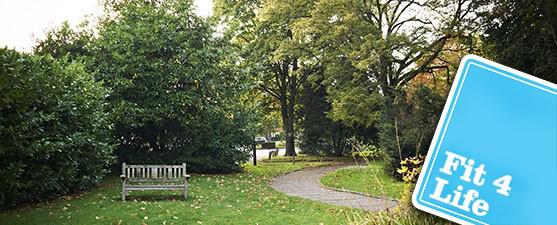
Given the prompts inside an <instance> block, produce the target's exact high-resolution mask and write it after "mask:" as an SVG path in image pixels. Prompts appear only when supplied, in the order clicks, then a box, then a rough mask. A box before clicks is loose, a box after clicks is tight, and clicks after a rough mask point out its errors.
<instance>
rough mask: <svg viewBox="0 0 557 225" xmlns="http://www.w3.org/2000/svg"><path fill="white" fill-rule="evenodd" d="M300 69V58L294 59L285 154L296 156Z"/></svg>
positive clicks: (290, 82)
mask: <svg viewBox="0 0 557 225" xmlns="http://www.w3.org/2000/svg"><path fill="white" fill-rule="evenodd" d="M297 70H298V60H297V59H294V60H292V74H291V75H290V80H289V82H288V92H289V94H290V95H288V118H287V120H286V125H287V127H288V129H287V132H286V153H285V154H284V155H285V156H296V149H295V146H294V138H295V136H296V132H295V130H294V115H295V113H294V106H295V105H296V94H297V87H296V85H297V82H298V81H297V79H296V78H297V77H296V71H297Z"/></svg>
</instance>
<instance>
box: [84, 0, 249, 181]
mask: <svg viewBox="0 0 557 225" xmlns="http://www.w3.org/2000/svg"><path fill="white" fill-rule="evenodd" d="M109 3H110V4H108V5H109V8H108V10H109V12H110V14H109V16H107V17H105V18H104V19H103V21H102V22H101V24H100V26H99V34H98V36H99V38H98V39H97V40H95V41H94V43H93V45H92V49H91V52H92V57H91V58H90V60H89V63H88V65H89V68H90V70H92V71H95V74H96V75H97V77H98V79H100V80H103V81H104V82H105V84H106V85H107V86H108V87H109V88H110V89H111V90H112V94H111V95H110V97H109V98H108V100H109V102H110V105H111V107H112V109H113V111H114V114H113V115H114V118H113V120H114V123H115V137H116V139H117V140H118V141H119V142H120V145H119V148H118V149H117V151H116V155H117V156H118V158H119V160H120V161H121V162H127V163H145V164H163V163H168V164H173V163H178V164H180V163H183V162H186V163H187V164H188V167H190V168H189V169H191V170H193V171H196V172H225V171H235V170H239V169H240V167H239V165H240V163H242V162H243V161H245V160H247V159H248V156H249V155H248V153H249V149H248V148H247V147H248V146H249V145H250V144H251V142H252V141H253V135H254V128H252V127H251V125H250V124H249V122H250V121H253V116H252V115H253V113H252V111H253V110H252V107H250V106H249V105H246V104H243V102H245V101H246V96H245V91H246V90H248V89H249V88H251V82H250V80H248V79H247V78H246V77H245V76H243V73H241V71H239V70H237V69H235V68H234V67H233V66H234V63H235V62H234V61H232V59H233V56H234V53H233V52H230V51H229V50H230V48H229V46H228V45H227V43H226V42H225V41H224V40H222V39H221V38H219V37H216V36H214V30H213V29H212V27H211V24H209V23H208V22H207V21H206V20H204V19H202V18H200V17H198V16H196V15H195V14H194V12H193V8H192V7H193V6H192V2H191V1H161V2H145V1H115V2H109Z"/></svg>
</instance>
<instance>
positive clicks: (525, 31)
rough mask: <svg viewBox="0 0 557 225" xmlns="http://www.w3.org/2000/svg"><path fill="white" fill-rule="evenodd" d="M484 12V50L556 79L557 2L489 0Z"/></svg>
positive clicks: (505, 63) (513, 65)
mask: <svg viewBox="0 0 557 225" xmlns="http://www.w3.org/2000/svg"><path fill="white" fill-rule="evenodd" d="M489 3H490V4H493V6H492V9H491V10H489V11H486V12H484V16H483V18H484V20H485V21H486V24H485V29H486V30H485V35H484V41H485V42H486V44H487V46H488V48H487V49H486V52H487V54H491V55H492V56H493V58H494V59H495V60H496V61H497V62H499V63H502V64H504V65H507V66H510V67H513V68H516V69H519V70H521V71H524V72H526V73H529V74H532V75H534V76H536V77H539V78H542V79H545V80H547V81H550V82H553V83H557V3H555V1H550V0H542V1H534V0H497V1H489Z"/></svg>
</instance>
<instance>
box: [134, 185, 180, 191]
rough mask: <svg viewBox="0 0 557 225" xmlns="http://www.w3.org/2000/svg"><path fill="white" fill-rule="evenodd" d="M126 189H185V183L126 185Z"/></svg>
mask: <svg viewBox="0 0 557 225" xmlns="http://www.w3.org/2000/svg"><path fill="white" fill-rule="evenodd" d="M125 187H126V190H172V189H179V190H181V189H184V187H185V185H183V184H176V185H126V186H125Z"/></svg>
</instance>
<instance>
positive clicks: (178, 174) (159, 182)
mask: <svg viewBox="0 0 557 225" xmlns="http://www.w3.org/2000/svg"><path fill="white" fill-rule="evenodd" d="M120 178H122V201H125V200H126V196H127V195H128V191H135V190H182V191H184V197H185V198H188V180H189V178H190V175H187V174H186V164H185V163H184V164H182V165H126V163H122V175H120ZM153 183H155V184H153Z"/></svg>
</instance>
